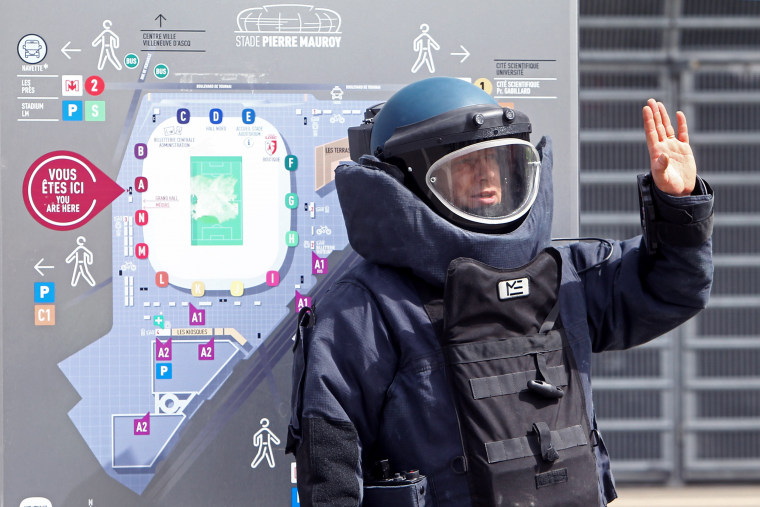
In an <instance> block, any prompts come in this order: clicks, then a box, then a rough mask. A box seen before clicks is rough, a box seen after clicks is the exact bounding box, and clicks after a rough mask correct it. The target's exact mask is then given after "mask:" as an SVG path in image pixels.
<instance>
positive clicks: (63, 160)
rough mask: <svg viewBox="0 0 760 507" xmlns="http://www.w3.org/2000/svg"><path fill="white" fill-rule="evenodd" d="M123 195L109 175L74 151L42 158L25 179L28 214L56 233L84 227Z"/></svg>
mask: <svg viewBox="0 0 760 507" xmlns="http://www.w3.org/2000/svg"><path fill="white" fill-rule="evenodd" d="M122 192H124V189H123V188H121V187H120V186H119V185H117V184H116V182H115V181H113V180H112V179H111V178H109V177H108V175H107V174H105V173H104V172H103V171H101V170H100V169H98V168H97V167H96V166H95V164H93V163H92V162H90V161H89V160H87V159H86V158H84V157H83V156H82V155H79V154H78V153H74V152H73V151H52V152H50V153H47V154H45V155H43V156H41V157H40V158H38V159H37V160H35V161H34V163H33V164H32V165H31V166H30V167H29V170H28V171H27V172H26V176H25V177H24V188H23V193H24V204H26V209H27V210H28V211H29V214H30V215H32V217H33V218H34V219H35V220H37V221H38V222H39V223H41V224H42V225H44V226H45V227H48V228H50V229H54V230H57V231H68V230H71V229H76V228H77V227H81V226H83V225H84V224H86V223H87V222H89V221H90V220H91V219H92V218H93V217H94V216H95V215H97V214H98V213H100V212H101V211H102V210H103V208H105V207H106V206H108V205H109V204H111V203H112V202H113V200H114V199H116V198H117V197H118V196H119V195H121V194H122Z"/></svg>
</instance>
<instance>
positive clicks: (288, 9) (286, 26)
mask: <svg viewBox="0 0 760 507" xmlns="http://www.w3.org/2000/svg"><path fill="white" fill-rule="evenodd" d="M340 25H341V17H340V14H338V13H337V12H335V11H334V10H332V9H324V8H321V7H314V6H313V5H302V4H276V5H265V6H263V7H251V8H249V9H243V10H242V11H240V12H239V13H238V15H237V26H238V31H237V32H236V33H262V34H265V33H278V34H282V33H290V34H312V33H321V34H327V33H329V34H339V33H341V32H340Z"/></svg>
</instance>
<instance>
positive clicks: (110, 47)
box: [92, 19, 121, 70]
mask: <svg viewBox="0 0 760 507" xmlns="http://www.w3.org/2000/svg"><path fill="white" fill-rule="evenodd" d="M111 24H112V23H111V20H110V19H107V20H105V21H103V28H104V29H105V30H103V31H102V32H100V35H98V36H97V37H95V40H94V41H92V47H97V46H100V59H99V60H98V70H103V67H105V65H106V60H108V61H109V62H111V65H113V66H114V67H116V70H121V62H120V61H119V59H118V58H116V52H115V51H114V49H118V48H119V36H118V35H116V34H115V33H113V32H112V31H111Z"/></svg>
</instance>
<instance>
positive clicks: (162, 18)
mask: <svg viewBox="0 0 760 507" xmlns="http://www.w3.org/2000/svg"><path fill="white" fill-rule="evenodd" d="M156 19H157V20H158V26H159V27H160V28H161V27H163V26H164V21H166V18H165V17H164V15H163V14H159V15H158V16H156V17H155V19H154V21H155V20H156Z"/></svg>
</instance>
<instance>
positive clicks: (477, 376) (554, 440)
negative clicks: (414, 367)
mask: <svg viewBox="0 0 760 507" xmlns="http://www.w3.org/2000/svg"><path fill="white" fill-rule="evenodd" d="M560 267H561V258H560V256H559V254H558V253H557V252H556V251H555V250H553V249H548V250H545V251H544V252H542V253H541V254H539V255H538V256H537V257H536V258H535V259H534V260H533V261H531V263H530V264H528V265H527V266H524V267H522V268H519V269H516V270H498V269H495V268H492V267H490V266H487V265H484V264H482V263H479V262H476V261H473V260H471V259H456V260H455V261H453V262H452V264H451V265H450V267H449V271H448V276H447V280H446V287H445V291H444V298H443V303H442V304H443V306H442V313H443V326H442V329H441V333H440V335H439V336H440V340H441V345H442V348H443V350H444V354H445V357H446V363H447V373H448V376H449V380H450V383H451V386H452V390H453V396H454V399H455V405H456V409H457V419H458V422H459V430H460V435H461V439H462V447H463V450H464V456H463V459H462V463H461V464H460V465H461V467H462V468H463V469H465V470H466V473H467V476H468V482H469V486H470V494H471V497H472V503H473V506H475V507H477V506H493V505H515V506H516V505H541V506H542V507H546V506H553V505H558V506H559V505H561V506H565V507H566V506H573V505H578V506H584V507H588V506H593V505H599V504H600V500H599V487H598V479H597V473H596V463H595V458H594V453H593V449H592V446H591V444H590V436H591V429H590V425H589V421H588V418H587V416H586V411H585V400H584V394H583V389H582V386H581V384H580V381H579V379H578V373H577V369H576V367H575V364H574V360H573V356H572V353H571V351H570V349H569V346H568V344H567V338H566V336H565V333H564V331H563V329H562V326H561V323H560V319H559V317H558V313H559V310H558V309H559V304H558V294H559V284H560V273H561V269H560Z"/></svg>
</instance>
